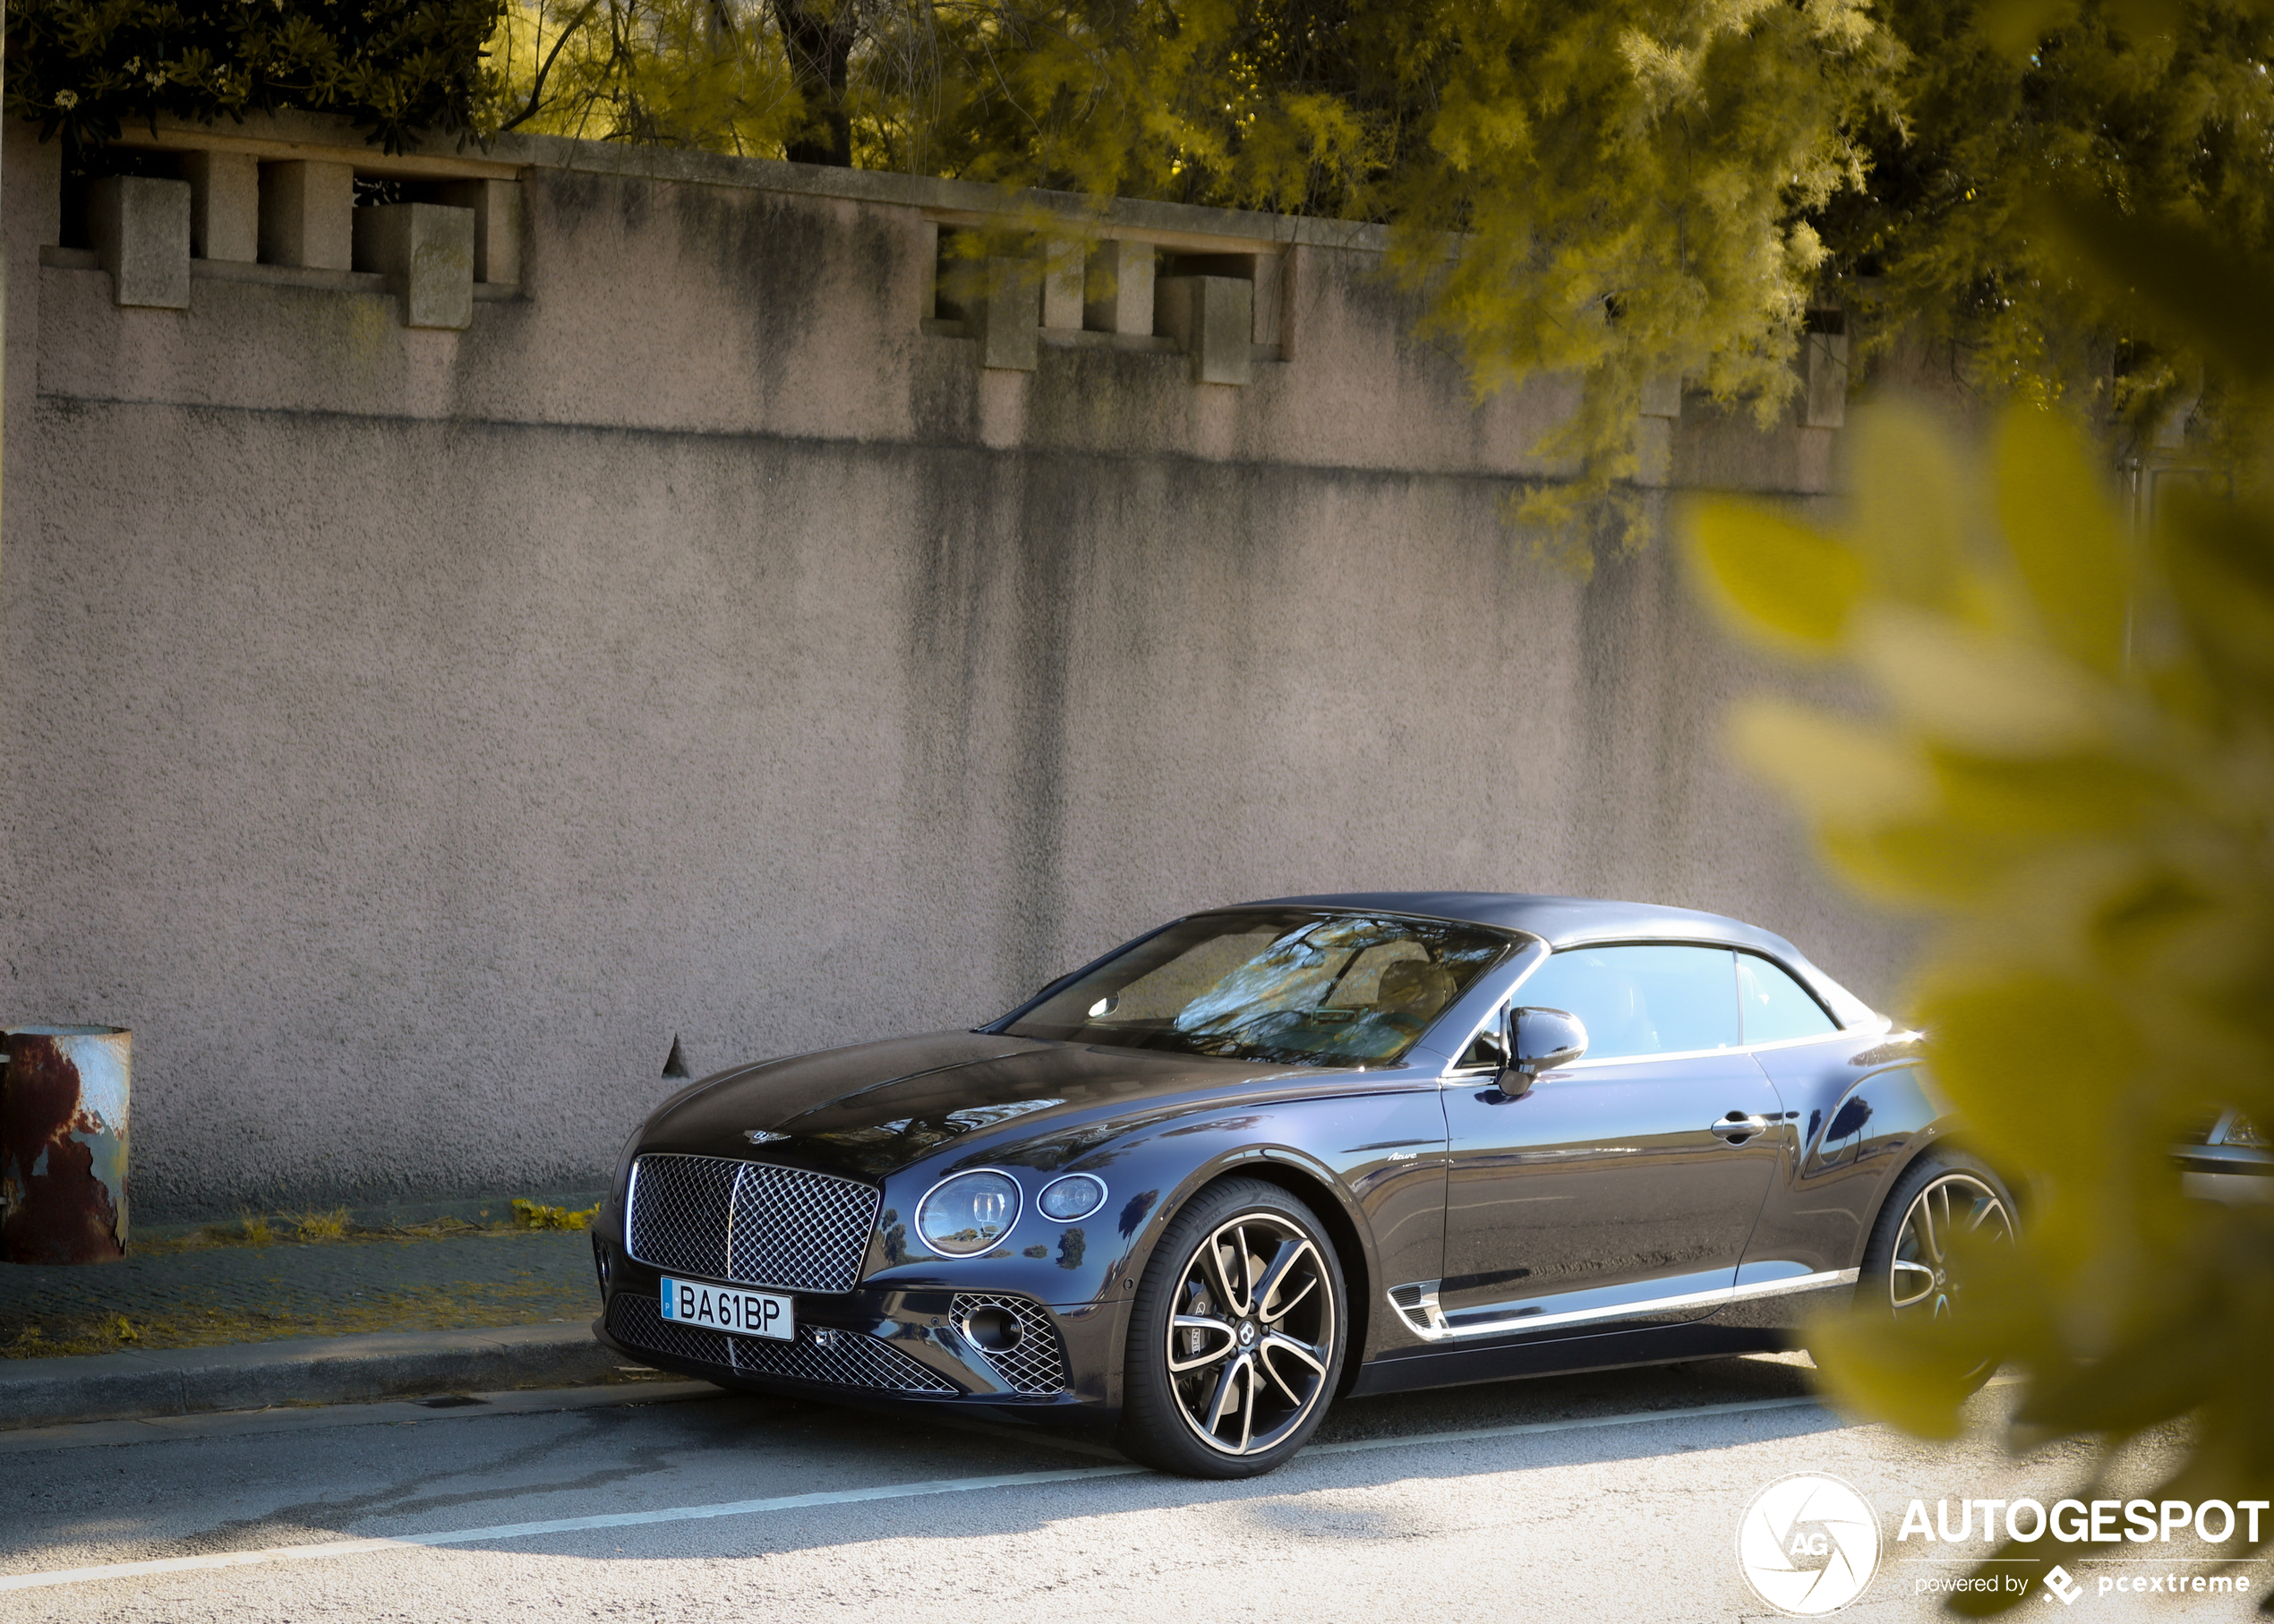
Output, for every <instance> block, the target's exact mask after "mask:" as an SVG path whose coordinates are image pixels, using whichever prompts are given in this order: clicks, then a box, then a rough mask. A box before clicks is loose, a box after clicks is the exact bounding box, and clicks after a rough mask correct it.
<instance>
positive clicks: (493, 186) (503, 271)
mask: <svg viewBox="0 0 2274 1624" xmlns="http://www.w3.org/2000/svg"><path fill="white" fill-rule="evenodd" d="M440 201H442V202H444V203H447V204H449V206H451V207H452V208H456V209H472V210H474V280H475V281H477V282H505V283H515V284H517V283H519V281H520V280H521V183H520V182H519V181H495V180H491V181H452V182H450V183H449V184H447V185H445V186H443V187H442V188H441V189H440Z"/></svg>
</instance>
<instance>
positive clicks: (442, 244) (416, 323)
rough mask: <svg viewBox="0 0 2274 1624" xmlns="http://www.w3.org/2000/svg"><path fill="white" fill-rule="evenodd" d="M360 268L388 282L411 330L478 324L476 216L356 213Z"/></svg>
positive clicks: (424, 209)
mask: <svg viewBox="0 0 2274 1624" xmlns="http://www.w3.org/2000/svg"><path fill="white" fill-rule="evenodd" d="M354 229H355V269H357V270H375V271H378V272H379V273H380V274H381V275H382V276H384V277H385V278H387V291H388V292H389V293H390V294H393V295H395V296H396V297H397V298H398V299H400V300H401V301H402V302H403V325H404V326H406V327H440V328H466V327H470V326H472V325H473V323H474V210H473V209H452V208H449V206H447V205H445V204H441V203H380V204H377V205H375V206H373V207H372V208H368V209H356V210H355V222H354Z"/></svg>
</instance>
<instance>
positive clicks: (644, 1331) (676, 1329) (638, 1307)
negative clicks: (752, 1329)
mask: <svg viewBox="0 0 2274 1624" xmlns="http://www.w3.org/2000/svg"><path fill="white" fill-rule="evenodd" d="M608 1332H609V1334H610V1335H611V1336H612V1337H614V1338H616V1340H617V1341H619V1342H625V1343H628V1344H630V1345H631V1346H634V1347H644V1348H646V1349H647V1350H648V1351H650V1352H651V1353H657V1354H671V1355H676V1356H677V1357H679V1358H681V1359H699V1360H701V1361H702V1362H703V1363H705V1364H723V1365H726V1366H729V1367H730V1368H731V1366H732V1365H733V1363H734V1350H733V1348H732V1347H731V1346H728V1345H729V1344H730V1343H731V1342H732V1341H733V1340H734V1338H731V1337H730V1336H728V1335H727V1334H726V1333H725V1332H724V1331H722V1330H705V1329H702V1327H700V1326H696V1325H675V1324H673V1323H672V1322H671V1321H669V1320H666V1319H665V1318H663V1310H662V1309H661V1308H660V1307H658V1306H657V1305H656V1304H655V1303H653V1302H650V1301H649V1300H648V1299H647V1298H645V1297H634V1296H619V1297H618V1298H617V1299H616V1300H615V1301H614V1302H612V1303H610V1304H609V1305H608Z"/></svg>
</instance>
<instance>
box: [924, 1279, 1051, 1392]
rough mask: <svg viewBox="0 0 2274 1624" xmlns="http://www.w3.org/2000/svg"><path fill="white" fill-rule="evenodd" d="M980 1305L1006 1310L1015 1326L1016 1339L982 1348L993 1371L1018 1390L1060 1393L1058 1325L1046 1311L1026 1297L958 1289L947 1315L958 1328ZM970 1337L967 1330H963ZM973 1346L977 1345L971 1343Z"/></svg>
mask: <svg viewBox="0 0 2274 1624" xmlns="http://www.w3.org/2000/svg"><path fill="white" fill-rule="evenodd" d="M982 1308H999V1309H1002V1310H1004V1312H1007V1313H1008V1314H1009V1315H1010V1316H1011V1318H1012V1319H1013V1321H1015V1322H1016V1323H1017V1325H1018V1328H1019V1339H1018V1340H1017V1341H1016V1342H1013V1344H1012V1345H1011V1346H1009V1347H1006V1348H1001V1349H996V1348H982V1349H980V1351H981V1352H982V1353H983V1354H984V1355H986V1357H987V1363H989V1364H991V1365H993V1366H994V1367H995V1371H996V1374H997V1375H999V1376H1001V1377H1002V1378H1003V1380H1005V1381H1007V1382H1009V1383H1010V1384H1011V1386H1012V1388H1013V1389H1014V1390H1015V1391H1018V1392H1022V1393H1035V1394H1051V1393H1063V1392H1064V1391H1065V1389H1066V1362H1065V1357H1064V1355H1063V1354H1062V1353H1061V1352H1060V1351H1059V1348H1058V1327H1057V1325H1056V1322H1055V1321H1053V1320H1052V1318H1051V1315H1050V1311H1049V1310H1048V1309H1047V1308H1045V1307H1043V1306H1042V1304H1041V1303H1037V1302H1035V1301H1034V1300H1033V1299H1032V1298H1030V1297H997V1296H988V1295H983V1294H981V1293H979V1292H958V1293H956V1294H955V1301H954V1302H953V1303H952V1304H950V1305H949V1310H948V1312H949V1316H950V1317H951V1318H952V1319H953V1320H954V1321H955V1323H956V1325H957V1327H958V1328H959V1329H963V1328H964V1327H965V1323H966V1321H969V1320H970V1317H971V1316H972V1315H973V1314H975V1313H977V1312H979V1310H980V1309H982ZM963 1334H964V1335H965V1336H967V1337H968V1336H970V1330H969V1329H963ZM974 1346H977V1344H976V1343H974Z"/></svg>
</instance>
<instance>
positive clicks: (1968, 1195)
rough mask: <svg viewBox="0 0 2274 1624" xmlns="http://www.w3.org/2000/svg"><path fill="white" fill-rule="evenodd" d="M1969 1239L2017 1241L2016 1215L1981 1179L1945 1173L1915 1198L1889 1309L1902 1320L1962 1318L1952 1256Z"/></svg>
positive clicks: (1899, 1239)
mask: <svg viewBox="0 0 2274 1624" xmlns="http://www.w3.org/2000/svg"><path fill="white" fill-rule="evenodd" d="M1968 1237H1972V1238H1979V1239H1982V1240H1987V1241H1991V1242H2001V1243H2004V1242H2011V1241H2012V1240H2013V1214H2012V1213H2011V1212H2010V1211H2008V1210H2007V1209H2006V1206H2005V1200H2004V1198H2003V1197H2001V1196H2000V1195H1999V1194H1998V1193H1997V1192H1996V1191H1995V1190H1993V1189H1991V1188H1990V1187H1989V1185H1988V1184H1985V1183H1983V1182H1982V1181H1981V1180H1980V1179H1979V1178H1976V1177H1975V1176H1974V1175H1972V1174H1971V1173H1945V1174H1944V1175H1942V1176H1941V1177H1940V1178H1937V1179H1936V1180H1935V1181H1934V1182H1933V1183H1931V1184H1928V1186H1927V1187H1926V1188H1925V1189H1923V1190H1921V1191H1920V1192H1919V1193H1918V1194H1917V1195H1916V1196H1914V1197H1912V1198H1911V1206H1910V1208H1909V1209H1908V1210H1906V1211H1905V1212H1904V1213H1903V1218H1902V1228H1901V1229H1900V1230H1898V1231H1897V1232H1896V1235H1895V1251H1894V1257H1893V1258H1892V1259H1891V1260H1890V1261H1889V1262H1888V1265H1887V1296H1888V1304H1889V1306H1890V1307H1892V1308H1893V1309H1894V1312H1895V1314H1896V1317H1897V1318H1899V1319H1930V1320H1945V1319H1948V1318H1950V1317H1951V1316H1952V1315H1953V1313H1955V1312H1957V1302H1956V1299H1958V1298H1959V1296H1960V1295H1961V1293H1962V1289H1963V1286H1964V1284H1965V1282H1964V1280H1963V1278H1962V1277H1961V1276H1960V1274H1959V1273H1957V1272H1956V1271H1954V1270H1953V1267H1952V1261H1951V1252H1952V1249H1953V1246H1954V1245H1956V1244H1958V1243H1959V1242H1960V1241H1961V1240H1962V1238H1968Z"/></svg>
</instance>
